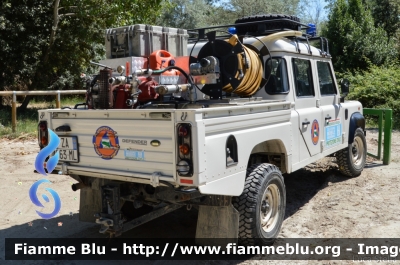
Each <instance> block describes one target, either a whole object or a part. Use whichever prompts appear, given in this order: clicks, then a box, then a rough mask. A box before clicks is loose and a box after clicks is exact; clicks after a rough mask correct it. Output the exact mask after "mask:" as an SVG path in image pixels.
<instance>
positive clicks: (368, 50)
mask: <svg viewBox="0 0 400 265" xmlns="http://www.w3.org/2000/svg"><path fill="white" fill-rule="evenodd" d="M323 35H324V36H326V37H327V38H328V39H329V41H330V52H331V55H332V61H333V63H334V65H335V68H336V70H337V71H346V70H353V69H361V70H366V69H367V68H368V66H369V64H370V63H372V64H374V65H383V64H386V63H390V62H391V61H393V60H394V59H396V58H397V52H396V45H395V41H394V39H393V38H391V37H388V35H387V34H386V32H385V30H384V29H383V28H382V27H379V26H378V27H375V24H374V19H373V17H372V14H371V12H370V10H368V9H367V8H366V7H365V6H364V5H363V3H362V0H348V1H347V0H337V1H336V2H335V3H334V5H333V8H332V9H331V12H330V14H329V20H328V22H327V24H326V27H325V28H324V30H323Z"/></svg>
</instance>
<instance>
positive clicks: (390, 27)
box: [369, 0, 400, 37]
mask: <svg viewBox="0 0 400 265" xmlns="http://www.w3.org/2000/svg"><path fill="white" fill-rule="evenodd" d="M369 5H370V6H371V9H372V16H373V17H374V20H375V26H382V27H383V29H384V30H385V31H386V33H387V34H388V36H389V37H393V36H396V33H398V32H399V29H400V2H399V1H398V0H379V1H378V0H369Z"/></svg>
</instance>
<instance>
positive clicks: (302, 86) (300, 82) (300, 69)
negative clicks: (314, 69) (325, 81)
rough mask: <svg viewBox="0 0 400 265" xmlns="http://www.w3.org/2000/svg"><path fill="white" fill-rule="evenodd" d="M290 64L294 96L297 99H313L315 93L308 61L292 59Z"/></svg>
mask: <svg viewBox="0 0 400 265" xmlns="http://www.w3.org/2000/svg"><path fill="white" fill-rule="evenodd" d="M292 62H293V76H294V81H295V82H294V83H295V86H296V95H297V96H298V97H314V96H315V92H314V86H313V81H312V74H311V63H310V61H309V60H302V59H296V58H293V59H292Z"/></svg>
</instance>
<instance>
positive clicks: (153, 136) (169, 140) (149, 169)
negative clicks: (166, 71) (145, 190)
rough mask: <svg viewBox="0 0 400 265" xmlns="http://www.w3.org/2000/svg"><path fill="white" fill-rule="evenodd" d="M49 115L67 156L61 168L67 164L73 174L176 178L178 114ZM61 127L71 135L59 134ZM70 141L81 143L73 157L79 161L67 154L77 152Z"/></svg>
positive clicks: (56, 112) (93, 112)
mask: <svg viewBox="0 0 400 265" xmlns="http://www.w3.org/2000/svg"><path fill="white" fill-rule="evenodd" d="M50 116H51V117H52V118H51V120H50V121H49V127H50V128H52V129H53V131H55V132H56V133H57V134H58V136H59V137H60V138H61V144H60V146H59V148H61V149H62V150H63V151H62V152H63V154H62V153H60V162H59V164H62V163H68V164H67V168H68V172H69V173H70V174H71V172H70V171H86V172H92V173H93V172H97V173H101V174H111V175H121V176H125V177H126V176H128V177H139V178H150V177H151V176H152V174H154V173H155V172H159V173H160V174H161V175H162V177H161V178H160V179H165V180H170V181H171V180H172V179H175V174H176V173H175V171H176V166H175V165H176V161H175V160H176V155H175V152H176V150H175V142H174V138H175V137H174V136H175V126H174V113H173V112H170V111H168V112H166V111H158V110H154V111H153V110H152V112H143V111H142V110H129V111H128V110H90V111H88V110H82V111H79V110H76V111H75V110H71V111H62V110H52V111H51V113H50ZM61 126H69V128H70V130H71V131H70V132H60V131H57V128H59V127H61ZM64 128H65V127H64ZM68 140H69V141H71V140H74V141H75V140H76V141H77V148H76V146H75V150H76V149H77V151H74V152H75V153H78V159H77V158H76V157H71V155H68V154H71V153H73V152H71V151H69V152H68V149H71V150H72V149H74V148H73V145H71V144H68V146H66V145H65V144H66V142H65V141H68ZM63 143H64V146H61V145H62V144H63ZM64 150H66V151H64ZM65 154H67V155H65ZM72 160H75V161H78V162H73V161H72ZM64 169H65V168H63V170H64ZM72 174H73V173H72ZM92 175H93V174H92ZM110 178H111V177H110Z"/></svg>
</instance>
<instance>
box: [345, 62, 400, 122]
mask: <svg viewBox="0 0 400 265" xmlns="http://www.w3.org/2000/svg"><path fill="white" fill-rule="evenodd" d="M339 76H340V77H342V78H347V79H349V81H350V93H349V96H348V99H354V100H358V101H360V102H361V103H362V105H363V106H364V107H365V108H375V109H392V110H393V127H394V128H400V66H399V65H391V66H388V67H378V66H370V67H369V69H368V70H367V71H355V73H354V74H351V73H349V72H347V73H345V74H339Z"/></svg>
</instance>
